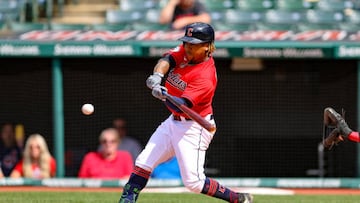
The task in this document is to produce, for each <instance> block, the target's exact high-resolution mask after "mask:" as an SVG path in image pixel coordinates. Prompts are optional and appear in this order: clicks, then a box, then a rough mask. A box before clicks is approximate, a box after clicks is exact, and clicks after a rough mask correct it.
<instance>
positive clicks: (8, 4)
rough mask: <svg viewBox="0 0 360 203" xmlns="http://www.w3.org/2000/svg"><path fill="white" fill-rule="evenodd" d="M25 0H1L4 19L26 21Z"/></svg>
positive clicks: (1, 11)
mask: <svg viewBox="0 0 360 203" xmlns="http://www.w3.org/2000/svg"><path fill="white" fill-rule="evenodd" d="M24 4H25V2H24V1H20V0H19V1H18V0H0V14H1V15H2V19H5V20H17V21H24V18H25V17H24Z"/></svg>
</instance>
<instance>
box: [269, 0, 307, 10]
mask: <svg viewBox="0 0 360 203" xmlns="http://www.w3.org/2000/svg"><path fill="white" fill-rule="evenodd" d="M275 5H276V8H277V9H279V10H290V11H301V10H306V9H311V8H312V4H311V3H310V2H309V1H307V0H277V1H275Z"/></svg>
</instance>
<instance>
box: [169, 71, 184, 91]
mask: <svg viewBox="0 0 360 203" xmlns="http://www.w3.org/2000/svg"><path fill="white" fill-rule="evenodd" d="M172 70H173V69H172ZM172 70H170V72H169V75H168V77H167V80H166V81H167V82H168V83H169V84H170V85H171V86H173V87H175V88H177V89H179V90H181V91H184V90H185V88H186V86H187V84H186V82H185V81H183V80H181V79H180V77H181V75H180V74H178V73H174V72H173V71H172Z"/></svg>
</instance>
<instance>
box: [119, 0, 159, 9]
mask: <svg viewBox="0 0 360 203" xmlns="http://www.w3.org/2000/svg"><path fill="white" fill-rule="evenodd" d="M118 1H119V8H120V10H123V11H138V10H146V9H150V8H157V7H159V1H158V0H118Z"/></svg>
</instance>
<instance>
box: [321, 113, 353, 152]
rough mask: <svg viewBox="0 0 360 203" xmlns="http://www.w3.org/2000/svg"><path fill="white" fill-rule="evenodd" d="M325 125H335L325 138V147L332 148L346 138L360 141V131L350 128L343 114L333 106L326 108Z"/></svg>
mask: <svg viewBox="0 0 360 203" xmlns="http://www.w3.org/2000/svg"><path fill="white" fill-rule="evenodd" d="M324 127H334V129H333V130H332V131H331V132H330V134H329V136H328V137H326V138H324V140H323V145H324V147H325V148H328V149H331V148H332V147H333V146H334V145H336V144H338V143H339V142H341V141H344V138H347V139H348V140H350V141H353V142H360V137H359V132H356V131H353V130H352V129H350V128H349V126H348V124H347V123H346V121H345V119H344V118H343V116H341V115H340V114H339V113H338V112H336V111H335V110H334V109H333V108H331V107H328V108H325V110H324Z"/></svg>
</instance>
